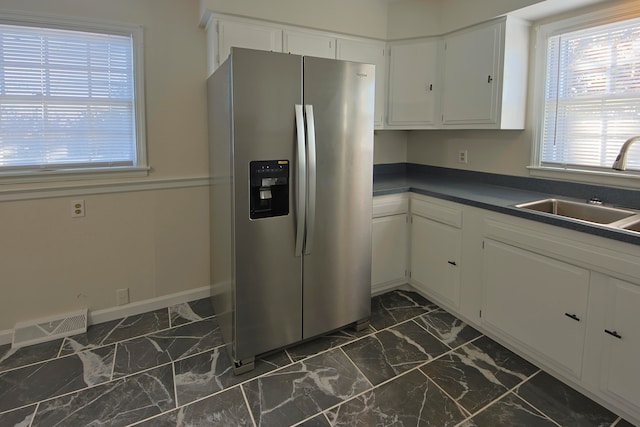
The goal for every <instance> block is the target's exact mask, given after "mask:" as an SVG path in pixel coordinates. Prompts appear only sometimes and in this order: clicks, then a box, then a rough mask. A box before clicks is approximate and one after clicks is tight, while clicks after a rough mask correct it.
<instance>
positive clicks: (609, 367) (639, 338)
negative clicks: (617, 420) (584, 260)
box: [601, 279, 640, 408]
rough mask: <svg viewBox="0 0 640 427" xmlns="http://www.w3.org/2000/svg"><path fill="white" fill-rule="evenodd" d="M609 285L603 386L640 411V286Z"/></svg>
mask: <svg viewBox="0 0 640 427" xmlns="http://www.w3.org/2000/svg"><path fill="white" fill-rule="evenodd" d="M609 284H610V288H609V298H608V299H609V301H608V305H607V320H606V323H605V328H604V330H603V331H601V332H602V333H603V334H604V337H605V339H604V341H603V342H604V353H603V356H604V357H603V366H602V371H601V372H602V385H601V387H602V388H603V389H604V391H606V392H607V393H609V394H613V395H614V396H616V397H617V398H618V399H623V400H624V401H626V402H627V403H630V404H631V405H633V406H634V407H636V408H640V369H638V361H640V328H639V327H638V312H639V311H638V308H639V307H640V286H638V285H634V284H631V283H627V282H623V281H621V280H617V279H610V281H609Z"/></svg>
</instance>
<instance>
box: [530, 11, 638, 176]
mask: <svg viewBox="0 0 640 427" xmlns="http://www.w3.org/2000/svg"><path fill="white" fill-rule="evenodd" d="M627 16H628V14H627ZM593 19H594V17H593V16H590V17H588V18H587V17H584V18H582V22H580V18H578V19H576V18H573V19H571V20H568V21H570V22H567V21H564V22H560V23H554V24H547V25H546V26H542V28H541V32H540V33H541V34H542V38H541V39H539V46H540V45H541V43H542V44H543V45H544V46H545V47H546V49H543V51H544V55H545V57H544V58H542V59H543V62H544V70H543V71H542V72H540V71H539V73H540V74H543V78H544V84H543V91H544V100H543V101H542V102H541V104H542V105H540V107H539V108H540V110H541V111H542V113H541V119H540V137H539V147H538V152H537V153H536V154H537V156H536V157H537V158H536V159H534V164H537V166H539V167H542V168H545V167H546V168H555V169H565V170H578V171H584V172H606V173H611V172H613V169H612V165H613V162H614V161H615V159H616V156H617V155H618V152H619V151H620V148H621V146H622V144H623V143H624V142H625V141H626V140H627V139H628V138H630V137H632V136H636V135H640V18H634V19H624V20H619V18H618V20H614V21H615V22H611V21H612V19H608V22H607V23H605V24H603V23H602V21H601V22H599V23H598V24H594V22H593ZM600 19H601V20H602V15H600ZM539 59H540V58H539ZM635 145H636V146H635V147H633V148H632V150H631V151H629V155H628V158H627V173H629V174H631V175H633V174H637V172H640V143H636V144H635Z"/></svg>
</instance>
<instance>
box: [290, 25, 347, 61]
mask: <svg viewBox="0 0 640 427" xmlns="http://www.w3.org/2000/svg"><path fill="white" fill-rule="evenodd" d="M282 45H283V51H284V52H286V53H293V54H294V55H308V56H315V57H318V58H329V59H335V58H336V38H335V37H331V36H329V35H325V34H322V33H317V32H311V31H292V30H285V31H284V33H283V42H282Z"/></svg>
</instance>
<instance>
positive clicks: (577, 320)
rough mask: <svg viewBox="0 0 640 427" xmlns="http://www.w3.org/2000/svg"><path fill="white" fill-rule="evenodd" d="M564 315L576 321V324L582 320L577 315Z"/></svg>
mask: <svg viewBox="0 0 640 427" xmlns="http://www.w3.org/2000/svg"><path fill="white" fill-rule="evenodd" d="M564 315H565V316H567V317H569V318H571V319H573V320H575V321H576V322H579V321H580V318H579V317H578V316H576V315H575V314H571V313H565V314H564Z"/></svg>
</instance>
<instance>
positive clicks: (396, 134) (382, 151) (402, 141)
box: [373, 130, 409, 164]
mask: <svg viewBox="0 0 640 427" xmlns="http://www.w3.org/2000/svg"><path fill="white" fill-rule="evenodd" d="M408 134H409V132H407V131H401V130H377V131H375V134H374V137H373V139H374V149H373V163H374V164H381V163H404V162H406V161H407V136H408Z"/></svg>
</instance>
